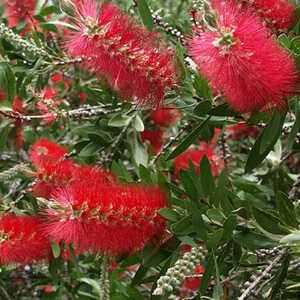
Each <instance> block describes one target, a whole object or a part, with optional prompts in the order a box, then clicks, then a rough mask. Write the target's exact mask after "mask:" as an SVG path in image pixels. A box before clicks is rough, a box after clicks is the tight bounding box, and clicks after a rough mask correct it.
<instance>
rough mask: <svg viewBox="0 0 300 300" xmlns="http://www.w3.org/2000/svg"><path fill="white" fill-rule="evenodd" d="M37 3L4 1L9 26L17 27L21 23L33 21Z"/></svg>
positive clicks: (26, 0) (13, 0)
mask: <svg viewBox="0 0 300 300" xmlns="http://www.w3.org/2000/svg"><path fill="white" fill-rule="evenodd" d="M36 2H37V1H36V0H4V1H3V4H4V6H5V7H6V11H7V15H8V17H7V19H8V22H9V26H16V25H17V24H18V22H19V21H23V20H26V21H27V20H31V18H32V17H33V15H34V9H35V6H36Z"/></svg>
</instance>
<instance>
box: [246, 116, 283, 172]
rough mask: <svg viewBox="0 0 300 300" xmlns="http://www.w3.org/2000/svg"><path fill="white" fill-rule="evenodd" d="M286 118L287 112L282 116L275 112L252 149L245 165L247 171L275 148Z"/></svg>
mask: <svg viewBox="0 0 300 300" xmlns="http://www.w3.org/2000/svg"><path fill="white" fill-rule="evenodd" d="M284 120H285V114H284V115H283V116H281V115H279V114H278V113H274V115H273V117H272V119H271V120H270V122H269V123H268V124H267V126H266V127H265V128H264V130H263V131H262V133H261V134H260V136H259V137H258V139H257V140H256V142H255V144H254V146H253V147H252V149H251V151H250V154H249V156H248V160H247V163H246V167H245V172H246V173H248V172H250V171H251V170H253V169H254V168H256V167H257V166H258V165H259V164H260V163H261V162H262V161H263V160H264V159H265V158H266V157H267V155H268V154H269V152H270V151H271V150H272V149H273V147H274V145H275V143H276V142H277V140H278V138H279V136H280V134H281V129H282V126H283V124H284Z"/></svg>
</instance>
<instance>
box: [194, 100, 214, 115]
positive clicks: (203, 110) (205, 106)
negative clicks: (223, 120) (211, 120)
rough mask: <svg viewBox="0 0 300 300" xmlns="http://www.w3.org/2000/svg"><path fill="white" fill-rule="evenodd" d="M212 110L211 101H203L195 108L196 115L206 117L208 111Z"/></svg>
mask: <svg viewBox="0 0 300 300" xmlns="http://www.w3.org/2000/svg"><path fill="white" fill-rule="evenodd" d="M210 109H211V102H210V101H209V100H204V101H201V102H200V103H199V104H197V105H196V107H195V108H194V114H196V115H198V116H205V115H206V114H207V113H208V111H209V110H210Z"/></svg>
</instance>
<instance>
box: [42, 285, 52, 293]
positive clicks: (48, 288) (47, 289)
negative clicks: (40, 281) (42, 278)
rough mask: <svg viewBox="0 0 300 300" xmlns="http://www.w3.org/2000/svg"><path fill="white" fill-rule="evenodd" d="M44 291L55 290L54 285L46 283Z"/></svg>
mask: <svg viewBox="0 0 300 300" xmlns="http://www.w3.org/2000/svg"><path fill="white" fill-rule="evenodd" d="M44 292H45V293H47V294H48V293H51V292H53V287H52V286H51V285H45V287H44Z"/></svg>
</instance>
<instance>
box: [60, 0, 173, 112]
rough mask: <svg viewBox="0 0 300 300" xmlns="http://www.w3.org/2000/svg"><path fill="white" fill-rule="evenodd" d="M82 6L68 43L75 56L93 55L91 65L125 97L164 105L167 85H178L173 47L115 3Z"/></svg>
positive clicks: (86, 1) (87, 0)
mask: <svg viewBox="0 0 300 300" xmlns="http://www.w3.org/2000/svg"><path fill="white" fill-rule="evenodd" d="M76 4H77V5H78V13H79V15H80V19H81V20H80V21H79V20H77V26H78V31H77V32H75V33H74V32H73V33H70V36H69V38H68V41H67V43H66V48H67V49H68V53H69V55H71V56H78V55H80V56H86V57H90V59H91V61H90V62H89V63H88V66H89V68H90V69H92V70H94V71H95V73H96V74H97V75H98V76H99V77H100V78H101V79H103V80H105V81H106V82H107V83H108V85H109V86H110V87H111V88H113V89H115V90H117V91H119V92H120V94H121V95H122V97H123V98H124V99H125V100H128V101H131V100H134V101H135V100H136V101H137V102H138V103H140V104H147V105H150V106H154V107H158V106H159V104H160V103H161V101H162V100H163V98H164V94H165V90H166V88H174V87H176V86H177V76H176V61H175V59H174V57H173V53H172V51H171V50H168V49H167V47H166V45H164V44H163V43H162V42H161V41H160V39H159V36H158V34H156V33H149V32H148V31H147V30H146V29H145V28H144V27H142V26H141V25H137V24H136V23H135V20H134V19H133V18H132V17H131V16H130V15H128V14H125V13H123V12H122V11H121V10H120V9H119V8H117V7H116V6H115V5H114V4H113V3H109V4H108V3H106V2H105V3H104V4H103V5H102V6H101V7H98V4H97V3H96V2H95V1H93V0H84V1H76ZM98 12H99V13H98Z"/></svg>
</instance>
